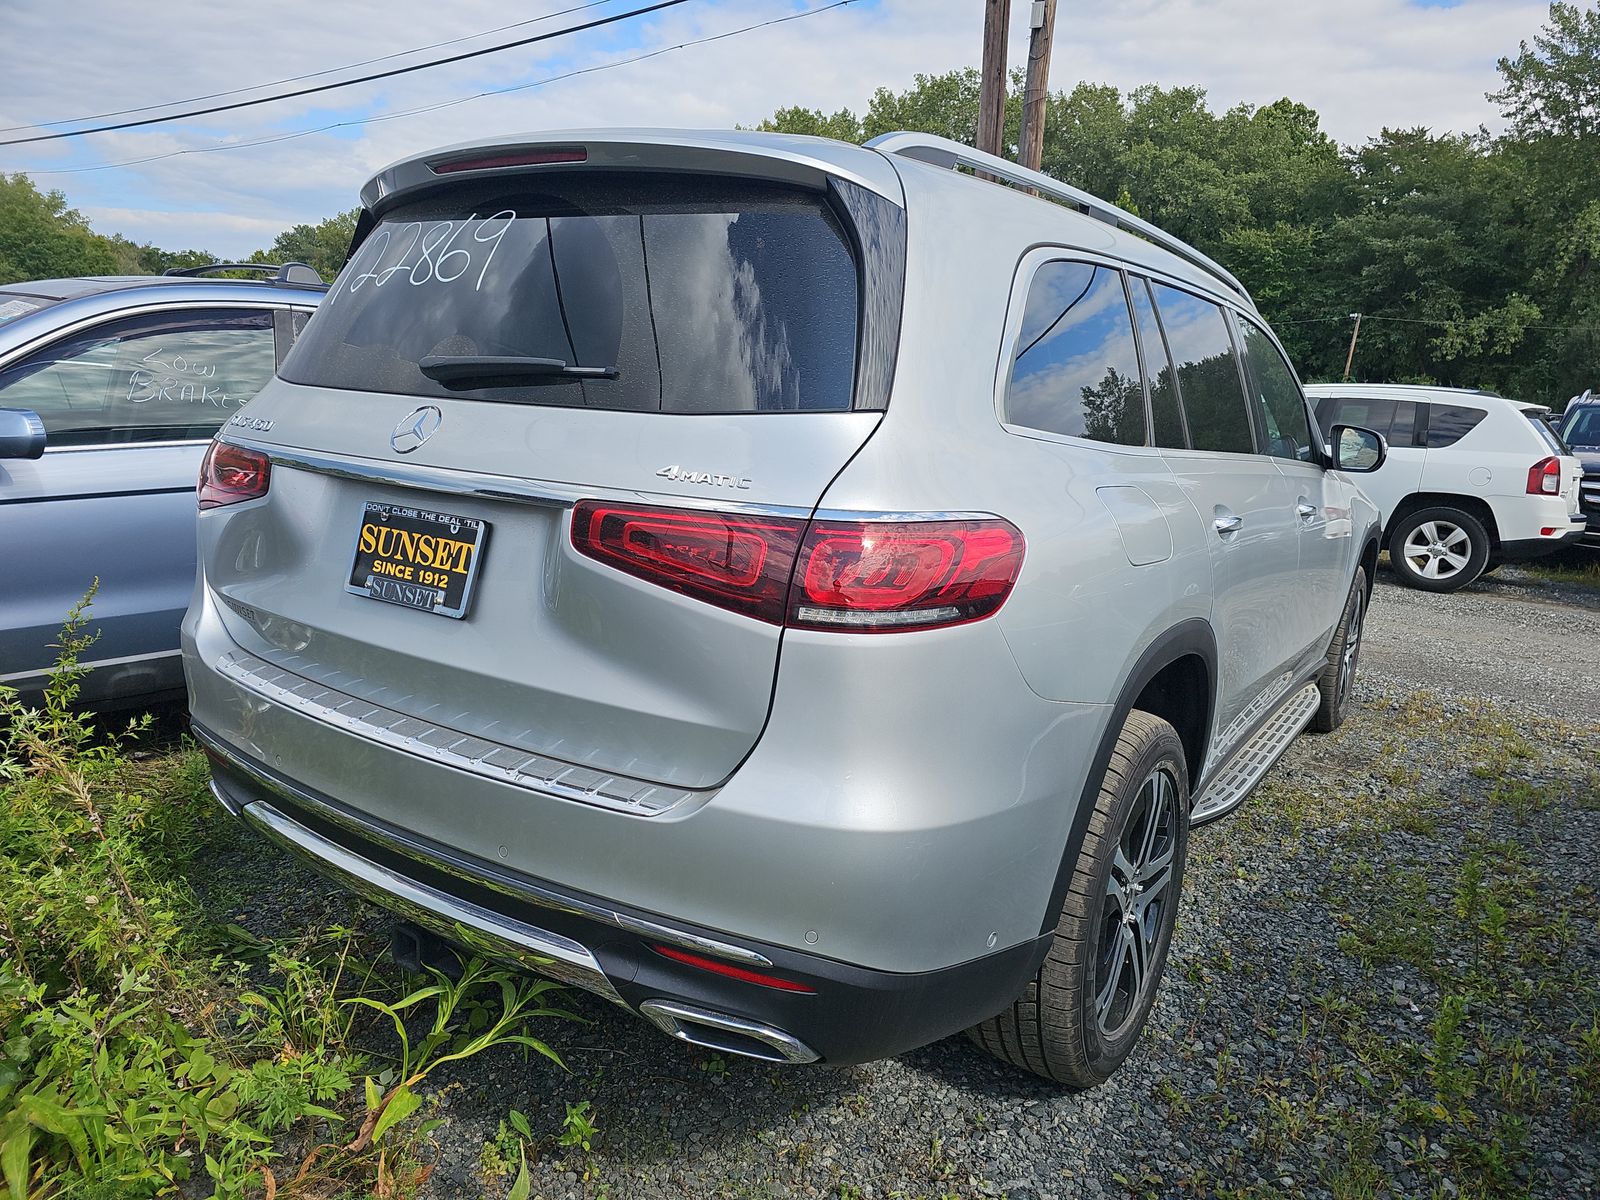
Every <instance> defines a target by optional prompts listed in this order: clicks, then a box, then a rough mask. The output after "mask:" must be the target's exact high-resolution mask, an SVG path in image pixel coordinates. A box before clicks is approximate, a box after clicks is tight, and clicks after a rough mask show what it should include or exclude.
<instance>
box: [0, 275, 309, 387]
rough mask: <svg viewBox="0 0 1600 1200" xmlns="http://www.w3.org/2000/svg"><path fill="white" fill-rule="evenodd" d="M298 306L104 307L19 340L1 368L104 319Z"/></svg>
mask: <svg viewBox="0 0 1600 1200" xmlns="http://www.w3.org/2000/svg"><path fill="white" fill-rule="evenodd" d="M105 294H108V295H114V294H115V293H105ZM297 307H303V305H295V304H290V303H288V302H286V301H283V300H268V299H261V300H224V299H216V300H199V299H190V300H168V301H166V302H165V303H161V302H158V301H148V302H146V303H144V304H129V305H125V306H123V307H120V308H107V309H105V310H103V311H101V312H96V313H90V314H87V315H85V316H82V317H78V318H76V319H75V320H72V321H68V322H67V323H66V324H65V325H56V326H54V327H53V328H51V329H50V331H49V332H47V333H40V334H39V335H38V336H37V337H35V338H32V339H31V340H29V341H26V342H22V343H20V344H18V345H16V346H13V347H12V348H11V349H10V350H8V351H6V352H5V355H4V357H3V358H0V370H4V369H5V368H7V367H9V366H11V364H12V363H14V362H15V361H16V360H17V359H19V358H23V357H25V356H27V355H29V354H32V353H33V352H34V351H35V350H37V349H39V348H40V347H41V346H44V345H47V344H49V343H50V342H53V341H55V340H57V339H58V338H63V337H69V336H71V335H72V334H74V333H78V332H80V331H81V330H84V329H88V328H89V327H90V326H93V325H99V324H101V323H102V322H105V321H111V320H120V319H121V318H123V317H142V316H145V315H146V314H148V313H160V312H184V311H188V310H192V309H207V308H250V309H265V310H270V309H277V308H297ZM311 311H313V312H315V311H316V309H315V308H314V307H313V308H312V310H311ZM0 395H3V393H0Z"/></svg>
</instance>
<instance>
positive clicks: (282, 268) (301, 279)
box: [162, 262, 322, 287]
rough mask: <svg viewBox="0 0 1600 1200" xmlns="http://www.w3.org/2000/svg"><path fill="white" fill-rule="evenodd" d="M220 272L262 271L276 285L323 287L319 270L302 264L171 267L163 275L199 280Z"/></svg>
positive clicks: (227, 264)
mask: <svg viewBox="0 0 1600 1200" xmlns="http://www.w3.org/2000/svg"><path fill="white" fill-rule="evenodd" d="M220 271H260V272H262V273H264V274H269V275H271V276H272V280H273V282H274V283H298V284H308V285H311V286H316V287H320V286H322V276H321V275H319V274H317V269H316V268H315V267H312V266H308V265H307V264H305V263H302V262H290V263H283V264H281V265H280V264H279V263H224V262H219V263H210V264H208V265H206V266H203V267H169V268H167V270H165V271H163V272H162V274H163V275H182V276H184V277H185V278H191V279H194V278H199V277H200V276H202V275H215V274H217V273H218V272H220Z"/></svg>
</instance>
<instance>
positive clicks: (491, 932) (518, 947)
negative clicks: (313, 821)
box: [211, 784, 628, 1008]
mask: <svg viewBox="0 0 1600 1200" xmlns="http://www.w3.org/2000/svg"><path fill="white" fill-rule="evenodd" d="M211 786H212V788H213V790H215V788H216V784H212V785H211ZM217 799H218V801H219V802H224V803H225V801H223V797H222V796H220V795H218V797H217ZM241 815H242V816H243V817H244V819H245V820H247V821H249V822H250V824H251V825H253V826H255V827H256V829H258V830H259V831H260V832H261V833H263V834H265V835H266V836H267V837H268V838H270V839H271V840H272V841H274V842H276V843H278V845H280V846H282V847H283V848H284V849H286V850H288V851H290V852H292V853H294V854H297V855H299V856H300V857H302V858H305V859H309V860H310V861H311V863H312V864H313V865H314V866H315V867H317V868H318V869H319V870H320V871H322V872H323V873H324V874H327V875H330V876H332V877H333V878H335V879H337V880H338V881H339V882H340V883H342V884H343V885H344V886H345V887H347V888H349V889H350V890H351V891H352V892H354V893H355V894H356V895H358V896H361V897H363V898H364V899H367V900H370V901H372V903H374V904H376V905H378V906H379V907H381V908H386V909H389V910H390V911H391V912H397V913H399V914H400V915H401V916H403V917H405V918H406V919H408V920H410V921H414V922H415V923H416V924H418V925H420V926H421V927H422V928H424V929H426V930H428V931H429V932H430V933H435V934H438V935H439V936H440V937H442V938H445V939H447V940H448V941H451V942H454V943H456V944H457V945H460V946H465V947H466V948H468V949H470V950H472V951H474V952H475V953H478V954H481V955H483V956H484V957H486V958H494V959H500V960H503V961H509V962H513V963H516V964H518V965H520V966H522V967H525V968H527V969H528V970H530V971H534V972H536V973H538V974H540V975H546V976H549V977H550V978H551V979H558V980H560V981H561V982H562V983H570V984H572V985H573V986H574V987H580V988H582V989H584V990H585V991H587V992H593V993H594V994H595V995H597V996H604V997H605V998H606V999H607V1000H610V1001H611V1002H612V1003H613V1004H620V1005H622V1007H624V1008H626V1007H628V1006H627V1005H626V1004H624V1003H623V1000H622V997H621V996H619V995H618V994H617V990H616V989H615V988H614V987H612V986H611V980H609V979H608V978H606V973H605V972H604V971H602V970H601V969H600V963H599V961H598V960H597V959H596V958H595V956H594V955H593V954H592V953H590V952H589V950H588V948H587V947H585V946H582V945H580V944H579V943H577V942H575V941H573V940H572V939H571V938H567V937H563V936H561V935H560V934H559V933H551V932H550V931H549V930H547V929H540V928H539V927H538V926H536V925H528V924H524V923H523V922H521V921H515V920H512V919H511V918H509V917H506V916H504V915H502V914H500V913H494V912H490V911H489V910H488V909H486V908H481V907H479V906H478V905H476V904H473V903H471V902H470V901H467V900H463V899H462V898H461V897H459V896H451V895H448V894H446V893H444V892H441V891H440V890H439V889H437V888H434V887H429V886H428V885H427V884H425V883H420V882H418V881H417V880H415V879H411V878H409V877H407V876H405V875H402V874H400V873H399V872H398V871H393V870H390V869H389V868H388V867H386V866H384V865H383V864H381V863H375V862H373V861H372V860H371V859H369V858H364V857H362V856H361V855H359V854H356V853H354V852H352V851H350V850H346V849H345V848H344V847H343V846H340V845H338V844H337V843H335V842H331V841H329V840H328V839H327V838H325V837H323V836H322V835H321V834H320V833H317V832H316V831H315V830H313V829H308V828H306V826H304V825H302V824H300V822H298V821H296V820H294V819H293V818H292V817H288V816H285V815H284V814H283V813H281V812H279V811H278V810H277V809H276V808H274V807H272V805H270V804H268V803H267V802H266V801H265V800H255V801H252V802H251V803H249V804H246V805H245V806H244V808H243V809H242V810H241Z"/></svg>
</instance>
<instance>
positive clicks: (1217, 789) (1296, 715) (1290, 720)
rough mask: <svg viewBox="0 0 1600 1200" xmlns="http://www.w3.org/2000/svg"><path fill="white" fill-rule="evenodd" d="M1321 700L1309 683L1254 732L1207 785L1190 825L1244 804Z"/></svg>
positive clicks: (1219, 815)
mask: <svg viewBox="0 0 1600 1200" xmlns="http://www.w3.org/2000/svg"><path fill="white" fill-rule="evenodd" d="M1321 703H1322V696H1321V693H1320V692H1318V691H1317V685H1316V684H1314V683H1308V684H1306V685H1305V686H1304V687H1303V688H1301V689H1300V690H1299V691H1298V692H1296V693H1295V694H1294V695H1293V696H1290V697H1289V700H1288V702H1287V703H1286V704H1284V706H1283V707H1282V708H1280V709H1278V711H1277V712H1275V713H1273V714H1272V716H1271V717H1269V718H1268V719H1267V721H1266V723H1265V724H1264V725H1262V726H1261V728H1260V729H1258V730H1256V732H1255V735H1254V736H1253V737H1252V738H1251V739H1250V740H1249V741H1248V742H1246V743H1245V744H1244V745H1243V746H1241V747H1239V750H1238V752H1237V753H1235V754H1234V755H1233V757H1231V758H1230V759H1229V760H1228V762H1227V764H1226V765H1225V766H1224V767H1223V768H1222V773H1221V774H1219V775H1218V776H1217V777H1216V778H1215V779H1213V780H1212V781H1211V782H1210V783H1209V784H1207V785H1206V789H1205V791H1203V792H1201V793H1200V795H1199V797H1198V798H1197V799H1196V800H1195V802H1194V807H1193V808H1191V809H1190V810H1189V824H1191V825H1204V824H1205V823H1206V822H1207V821H1215V820H1216V819H1217V818H1218V817H1225V816H1227V815H1228V814H1229V813H1231V812H1232V811H1233V810H1234V809H1236V808H1238V807H1239V805H1241V804H1243V803H1244V801H1245V798H1246V797H1248V796H1249V795H1250V793H1251V791H1252V790H1254V788H1255V786H1256V784H1258V783H1260V782H1261V777H1262V776H1263V775H1265V774H1266V773H1267V772H1268V771H1270V770H1271V769H1272V764H1273V763H1275V762H1277V761H1278V759H1280V758H1282V757H1283V752H1284V751H1285V750H1287V749H1288V748H1289V746H1290V745H1291V744H1292V743H1293V742H1294V739H1295V738H1297V737H1299V736H1300V731H1301V730H1303V729H1304V728H1305V727H1306V726H1307V725H1309V724H1311V718H1312V717H1314V716H1316V715H1317V706H1318V705H1319V704H1321Z"/></svg>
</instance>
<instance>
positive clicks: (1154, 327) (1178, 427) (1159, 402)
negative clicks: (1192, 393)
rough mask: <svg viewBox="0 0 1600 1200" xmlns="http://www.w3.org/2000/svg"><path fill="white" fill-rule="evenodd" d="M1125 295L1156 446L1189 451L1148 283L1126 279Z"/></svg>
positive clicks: (1175, 387)
mask: <svg viewBox="0 0 1600 1200" xmlns="http://www.w3.org/2000/svg"><path fill="white" fill-rule="evenodd" d="M1128 293H1129V295H1131V296H1132V297H1133V316H1134V320H1135V321H1136V322H1137V323H1138V326H1139V346H1140V348H1141V349H1142V350H1143V351H1144V377H1145V379H1146V380H1148V381H1149V383H1150V415H1151V419H1152V421H1153V423H1154V425H1155V435H1156V436H1155V443H1156V445H1158V446H1167V447H1170V448H1172V449H1177V450H1187V449H1188V448H1189V435H1188V433H1187V432H1186V431H1185V430H1184V427H1183V409H1182V408H1181V407H1180V406H1179V404H1178V385H1177V382H1176V381H1175V380H1174V378H1173V375H1172V359H1171V358H1170V357H1168V355H1167V341H1166V338H1165V337H1163V336H1162V334H1161V323H1160V321H1158V320H1157V319H1156V307H1155V304H1154V303H1153V302H1152V301H1151V299H1150V283H1149V281H1148V280H1145V279H1139V278H1137V277H1136V276H1132V275H1130V276H1129V277H1128Z"/></svg>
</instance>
